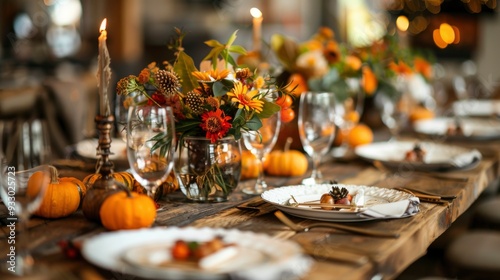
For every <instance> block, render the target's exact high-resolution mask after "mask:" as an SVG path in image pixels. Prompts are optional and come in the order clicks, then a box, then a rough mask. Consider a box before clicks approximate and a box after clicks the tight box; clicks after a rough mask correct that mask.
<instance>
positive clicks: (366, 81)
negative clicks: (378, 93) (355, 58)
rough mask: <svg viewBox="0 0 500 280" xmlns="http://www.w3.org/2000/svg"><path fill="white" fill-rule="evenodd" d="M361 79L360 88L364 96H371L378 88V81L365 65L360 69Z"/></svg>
mask: <svg viewBox="0 0 500 280" xmlns="http://www.w3.org/2000/svg"><path fill="white" fill-rule="evenodd" d="M361 71H362V78H361V87H362V88H363V90H364V91H365V93H366V94H369V95H371V94H373V93H374V92H375V90H376V89H377V87H378V80H377V77H376V76H375V74H374V73H373V71H372V69H371V68H370V67H369V66H367V65H365V66H363V68H361Z"/></svg>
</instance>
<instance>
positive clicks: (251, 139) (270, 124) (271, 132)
mask: <svg viewBox="0 0 500 280" xmlns="http://www.w3.org/2000/svg"><path fill="white" fill-rule="evenodd" d="M280 127H281V117H280V113H279V112H278V113H276V114H274V115H272V116H271V117H269V118H267V119H263V120H262V127H261V128H260V129H259V131H248V132H245V133H243V142H244V143H245V147H246V148H247V149H248V150H249V151H250V152H251V153H252V154H253V155H255V157H256V158H257V159H258V160H259V175H258V176H257V181H256V183H255V185H254V186H247V187H245V188H243V189H242V191H243V192H244V193H246V194H261V193H263V192H264V191H265V190H267V189H268V188H269V186H268V185H267V183H266V181H265V180H264V169H263V166H262V165H263V161H264V159H265V157H266V155H267V154H268V153H269V152H270V151H271V150H272V149H273V147H274V145H275V144H276V140H278V134H279V131H280Z"/></svg>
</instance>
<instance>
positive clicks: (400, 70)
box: [389, 60, 412, 75]
mask: <svg viewBox="0 0 500 280" xmlns="http://www.w3.org/2000/svg"><path fill="white" fill-rule="evenodd" d="M389 69H391V70H392V71H394V72H395V73H396V74H398V75H410V74H411V73H412V70H411V67H410V66H408V64H406V63H404V61H402V60H400V61H398V63H395V62H394V61H391V63H389Z"/></svg>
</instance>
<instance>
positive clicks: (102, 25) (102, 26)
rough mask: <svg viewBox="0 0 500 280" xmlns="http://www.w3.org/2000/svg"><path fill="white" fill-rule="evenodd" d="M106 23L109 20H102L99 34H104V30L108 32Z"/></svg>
mask: <svg viewBox="0 0 500 280" xmlns="http://www.w3.org/2000/svg"><path fill="white" fill-rule="evenodd" d="M106 22H107V19H103V20H102V23H101V27H100V28H99V32H103V31H104V30H106Z"/></svg>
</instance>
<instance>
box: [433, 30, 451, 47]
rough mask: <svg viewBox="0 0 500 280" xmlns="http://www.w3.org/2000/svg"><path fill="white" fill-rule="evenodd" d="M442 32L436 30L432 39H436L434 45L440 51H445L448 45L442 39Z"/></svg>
mask: <svg viewBox="0 0 500 280" xmlns="http://www.w3.org/2000/svg"><path fill="white" fill-rule="evenodd" d="M440 33H441V32H439V29H434V31H433V32H432V38H433V39H434V44H436V46H437V47H438V48H440V49H444V48H446V47H447V46H448V44H447V43H446V42H445V41H444V40H443V38H441V34H440Z"/></svg>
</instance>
